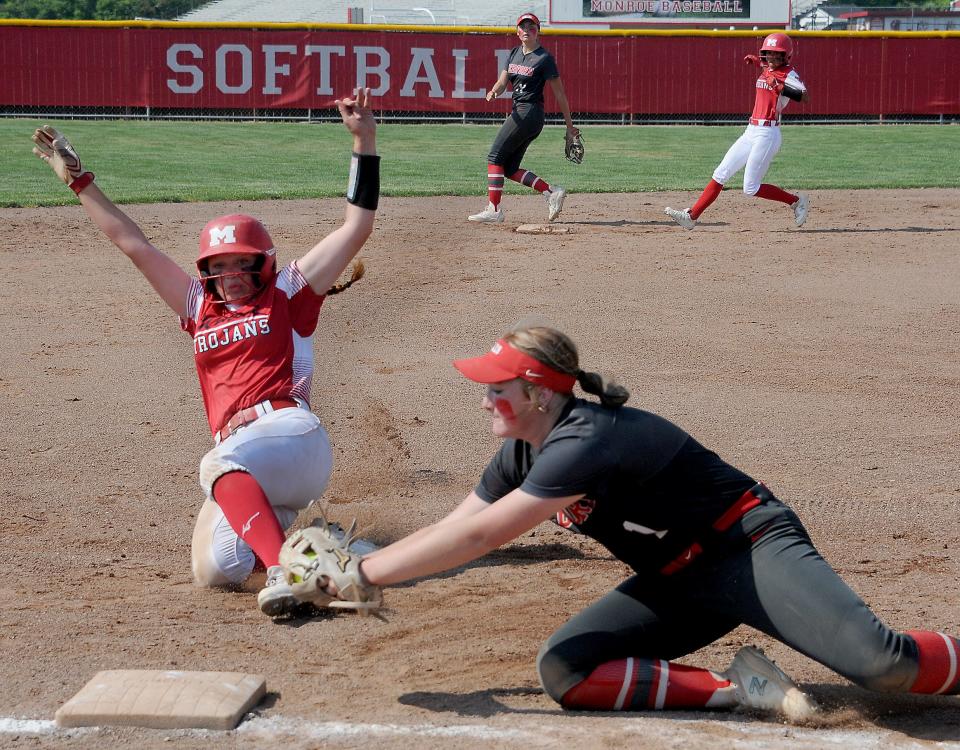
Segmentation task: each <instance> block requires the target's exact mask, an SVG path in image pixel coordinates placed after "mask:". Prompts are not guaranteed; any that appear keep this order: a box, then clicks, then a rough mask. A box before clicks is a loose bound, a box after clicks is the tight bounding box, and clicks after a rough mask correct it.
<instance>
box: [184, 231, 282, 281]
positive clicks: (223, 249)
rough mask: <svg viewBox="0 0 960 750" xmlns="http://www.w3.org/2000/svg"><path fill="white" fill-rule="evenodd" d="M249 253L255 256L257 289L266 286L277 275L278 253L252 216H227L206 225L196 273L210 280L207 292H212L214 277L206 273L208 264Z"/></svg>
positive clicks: (268, 235) (254, 279) (268, 236)
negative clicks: (214, 259)
mask: <svg viewBox="0 0 960 750" xmlns="http://www.w3.org/2000/svg"><path fill="white" fill-rule="evenodd" d="M228 253H250V254H252V255H256V256H257V271H256V273H255V274H253V276H254V278H253V281H254V283H255V284H256V285H257V287H258V288H261V287H263V286H264V284H266V283H267V282H269V281H270V280H271V279H272V278H273V277H274V275H275V274H276V272H277V251H276V250H275V249H274V247H273V240H272V239H271V238H270V233H269V232H267V229H266V227H264V226H263V224H261V223H260V222H259V221H257V220H256V219H254V218H253V217H252V216H247V215H246V214H230V215H229V216H220V217H218V218H216V219H214V220H213V221H211V222H209V223H208V224H207V225H206V226H205V227H204V228H203V231H202V232H200V255H199V257H198V258H197V271H199V272H200V276H201V277H203V278H206V279H211V281H210V282H209V283H208V284H207V291H213V289H212V286H213V281H212V279H213V277H211V276H210V274H209V273H208V272H207V261H208V260H209V259H210V258H212V257H214V256H216V255H227V254H228Z"/></svg>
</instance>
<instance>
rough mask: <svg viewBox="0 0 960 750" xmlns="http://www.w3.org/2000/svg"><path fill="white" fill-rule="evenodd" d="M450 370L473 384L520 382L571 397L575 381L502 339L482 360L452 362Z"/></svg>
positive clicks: (472, 358) (479, 358)
mask: <svg viewBox="0 0 960 750" xmlns="http://www.w3.org/2000/svg"><path fill="white" fill-rule="evenodd" d="M453 366H454V367H456V368H457V369H458V370H459V371H460V372H461V373H463V374H464V375H466V376H467V377H468V378H470V380H472V381H474V382H475V383H487V384H489V383H503V382H505V381H507V380H513V379H514V378H523V379H524V380H526V381H528V382H530V383H533V384H535V385H542V386H544V387H546V388H549V389H550V390H551V391H556V392H557V393H571V392H572V391H573V386H574V384H575V383H576V382H577V379H576V378H575V377H574V376H573V375H566V374H564V373H562V372H558V371H557V370H554V369H553V368H552V367H548V366H547V365H545V364H543V362H540V361H539V360H536V359H534V358H533V357H531V356H530V355H529V354H524V353H523V352H522V351H520V350H519V349H515V348H513V347H512V346H510V344H508V343H507V342H506V341H504V340H503V339H500V340H499V341H497V343H496V344H494V345H493V348H492V349H491V350H490V351H489V352H487V353H486V354H484V355H483V356H482V357H471V358H470V359H457V360H454V362H453Z"/></svg>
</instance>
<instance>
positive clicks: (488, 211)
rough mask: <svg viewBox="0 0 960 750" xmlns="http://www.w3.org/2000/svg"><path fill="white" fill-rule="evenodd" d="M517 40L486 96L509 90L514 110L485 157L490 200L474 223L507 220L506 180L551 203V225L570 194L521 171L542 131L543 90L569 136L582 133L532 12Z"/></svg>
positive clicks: (520, 25) (521, 21) (519, 27)
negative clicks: (553, 102)
mask: <svg viewBox="0 0 960 750" xmlns="http://www.w3.org/2000/svg"><path fill="white" fill-rule="evenodd" d="M517 37H518V38H519V39H520V42H521V44H520V46H519V47H514V48H513V49H512V50H511V51H510V57H508V58H507V62H506V66H505V67H504V69H503V70H502V71H501V72H500V77H499V78H498V79H497V82H496V83H495V84H493V88H491V89H490V90H489V91H488V92H487V101H488V102H492V101H493V100H494V99H496V98H497V97H498V96H499V95H500V94H502V93H503V92H504V91H505V90H506V88H507V82H508V81H509V83H510V86H511V88H512V89H513V111H512V112H511V113H510V116H509V117H507V119H506V121H505V122H504V123H503V125H502V126H501V128H500V132H499V133H497V137H496V139H495V140H494V142H493V146H492V147H491V148H490V153H489V154H488V156H487V162H488V164H487V194H488V196H489V199H490V202H489V204H488V205H487V207H486V208H485V209H484V210H483V211H481V212H480V213H478V214H473V215H472V216H470V217H469V218H470V221H480V222H487V223H499V222H502V221H503V210H502V209H501V208H500V199H501V197H502V196H503V179H504V177H509V178H510V179H511V180H513V181H514V182H519V183H520V184H522V185H526V186H527V187H530V188H533V189H534V190H536V191H537V192H538V193H541V194H542V195H543V196H544V198H546V201H547V215H548V218H549V219H550V221H553V220H554V219H556V218H557V217H558V216H559V215H560V211H561V210H562V209H563V201H564V198H566V196H567V191H566V190H564V189H563V188H562V187H560V186H559V185H554V186H552V187H551V186H550V185H549V184H548V183H547V182H546V181H545V180H543V179H541V178H540V177H537V175H535V174H534V173H533V172H529V171H527V170H525V169H520V162H521V161H522V160H523V155H524V154H525V153H526V151H527V146H529V145H530V144H531V143H533V141H534V140H535V139H536V137H537V136H538V135H540V131H541V130H543V118H544V111H543V89H544V86H545V85H546V84H547V83H549V84H550V88H551V89H552V91H553V95H554V97H555V98H556V100H557V105H558V106H559V107H560V111H561V112H562V113H563V119H564V121H565V122H566V124H567V138H568V139H569V138H573V137H574V136H576V135H579V133H580V131H579V130H578V129H577V128H575V127H574V126H573V119H572V118H571V116H570V104H569V103H568V102H567V95H566V93H565V92H564V90H563V82H562V81H561V80H560V72H559V71H558V70H557V63H556V61H555V60H554V59H553V55H551V54H550V53H549V52H547V51H546V50H545V49H544V48H543V47H541V46H540V19H539V18H537V17H536V16H535V15H533V13H524V14H523V15H522V16H520V18H518V19H517Z"/></svg>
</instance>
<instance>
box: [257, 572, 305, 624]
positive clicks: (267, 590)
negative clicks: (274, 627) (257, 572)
mask: <svg viewBox="0 0 960 750" xmlns="http://www.w3.org/2000/svg"><path fill="white" fill-rule="evenodd" d="M299 603H300V602H299V601H298V600H297V598H296V597H295V596H294V595H293V589H291V588H290V582H289V581H287V573H286V571H285V570H284V569H283V566H281V565H271V566H270V567H269V568H267V582H266V584H265V585H264V587H263V588H262V589H260V593H259V594H257V604H258V605H260V611H261V612H263V614H265V615H268V616H269V617H279V616H280V615H285V614H289V613H290V612H292V611H293V609H294V608H295V607H296V606H297V605H298V604H299Z"/></svg>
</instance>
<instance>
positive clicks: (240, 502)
mask: <svg viewBox="0 0 960 750" xmlns="http://www.w3.org/2000/svg"><path fill="white" fill-rule="evenodd" d="M213 499H214V500H216V501H217V505H219V506H220V510H222V511H223V515H224V516H226V518H227V522H228V523H229V524H230V526H231V527H232V528H233V530H234V531H236V532H237V535H238V536H239V537H240V538H241V539H243V541H245V542H246V543H247V544H249V545H250V547H251V548H252V549H253V551H254V552H255V553H256V554H257V557H259V558H260V559H261V560H262V561H263V564H264V565H266V566H267V567H268V568H269V567H270V566H271V565H277V564H278V563H279V562H280V547H282V546H283V541H284V539H285V535H284V533H283V527H282V526H280V521H278V520H277V514H276V513H274V512H273V506H272V505H270V501H269V500H268V499H267V496H266V495H265V494H264V492H263V490H262V489H261V488H260V485H259V484H257V480H256V479H254V478H253V477H252V476H250V475H249V474H247V472H245V471H231V472H228V473H227V474H224V475H223V476H222V477H220V478H219V479H218V480H217V481H216V483H215V484H214V485H213Z"/></svg>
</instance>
